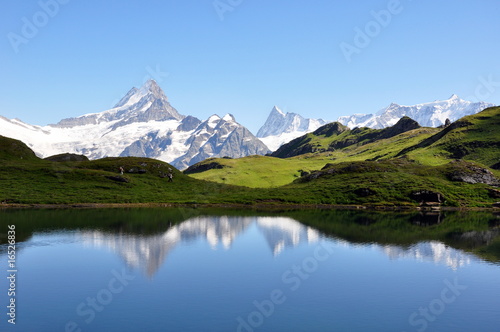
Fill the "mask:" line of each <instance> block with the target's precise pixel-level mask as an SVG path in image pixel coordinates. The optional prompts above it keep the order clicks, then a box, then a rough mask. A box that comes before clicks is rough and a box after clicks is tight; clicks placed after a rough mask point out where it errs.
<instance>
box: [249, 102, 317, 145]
mask: <svg viewBox="0 0 500 332" xmlns="http://www.w3.org/2000/svg"><path fill="white" fill-rule="evenodd" d="M325 123H326V121H324V120H322V119H306V118H304V117H302V116H301V115H299V114H297V113H288V112H287V113H286V114H285V113H284V112H283V111H282V110H281V109H279V107H278V106H274V107H273V109H272V110H271V113H270V114H269V117H268V118H267V120H266V122H265V123H264V125H263V126H262V127H261V128H260V129H259V131H258V132H257V137H259V138H260V140H261V141H262V142H264V143H265V144H266V145H267V146H268V147H269V148H270V149H271V150H273V151H274V150H276V149H278V148H279V147H280V146H281V145H282V144H283V143H286V142H289V141H291V140H292V139H294V138H297V137H299V136H302V135H303V134H305V133H308V132H311V131H314V130H316V129H318V128H319V127H321V126H322V125H324V124H325Z"/></svg>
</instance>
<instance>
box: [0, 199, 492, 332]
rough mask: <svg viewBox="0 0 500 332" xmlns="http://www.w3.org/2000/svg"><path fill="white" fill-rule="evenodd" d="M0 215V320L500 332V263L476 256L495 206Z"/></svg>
mask: <svg viewBox="0 0 500 332" xmlns="http://www.w3.org/2000/svg"><path fill="white" fill-rule="evenodd" d="M0 216H1V217H2V219H1V227H2V228H3V229H2V233H6V230H7V225H9V224H15V225H16V237H17V241H18V242H19V243H18V246H17V250H16V256H17V257H16V262H17V265H18V266H17V267H18V273H17V285H16V288H17V292H16V303H17V307H16V325H15V327H13V326H12V325H11V324H8V323H7V319H8V317H7V315H6V312H7V311H6V309H3V312H2V317H3V318H2V321H1V322H0V327H1V330H2V331H50V332H53V331H80V330H81V331H474V330H475V331H499V330H500V306H499V304H500V303H499V302H500V278H499V277H500V265H499V264H498V263H497V261H496V258H495V256H494V255H493V256H492V255H485V256H478V255H477V254H475V253H476V252H478V251H477V248H482V247H485V248H488V245H490V244H491V243H494V242H495V241H496V240H497V236H498V231H497V220H498V218H497V216H494V215H491V214H478V215H467V216H465V215H461V216H459V215H454V214H450V215H449V216H445V215H439V216H435V215H418V214H414V215H395V214H374V213H357V212H353V211H349V212H345V211H321V212H314V211H306V212H304V211H301V212H284V213H277V212H273V213H270V212H264V213H262V212H260V213H254V212H241V213H240V212H235V211H215V212H213V211H212V212H210V211H200V210H179V209H176V210H165V209H133V210H60V211H58V210H22V211H3V212H0ZM299 220H300V221H302V222H305V223H307V224H308V225H306V224H304V223H301V222H299ZM457 220H458V221H457ZM460 220H461V221H460ZM464 220H465V221H464ZM457 225H459V226H457ZM471 225H472V226H471ZM467 227H473V228H477V230H474V231H471V230H470V229H466V228H467ZM408 229H409V230H411V232H412V233H411V236H410V235H407V233H408ZM443 234H444V235H443ZM2 241H3V242H2V243H5V239H2ZM6 250H7V247H6V245H5V244H2V246H1V265H0V268H1V271H2V272H1V273H2V274H3V275H4V276H6V275H7V272H6V271H7V269H8V267H7V253H6ZM2 279H4V280H5V278H2ZM1 288H3V289H1V290H0V294H1V296H0V299H1V301H2V303H1V304H2V306H1V307H2V308H6V305H7V304H8V302H7V301H8V297H7V296H6V295H7V289H8V284H7V283H4V282H2V283H1Z"/></svg>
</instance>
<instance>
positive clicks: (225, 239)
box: [77, 216, 472, 277]
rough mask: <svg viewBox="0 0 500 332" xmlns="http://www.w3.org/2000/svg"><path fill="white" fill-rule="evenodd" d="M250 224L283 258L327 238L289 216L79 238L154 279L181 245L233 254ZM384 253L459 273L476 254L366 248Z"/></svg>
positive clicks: (419, 247) (426, 247)
mask: <svg viewBox="0 0 500 332" xmlns="http://www.w3.org/2000/svg"><path fill="white" fill-rule="evenodd" d="M250 226H254V227H256V229H257V230H258V231H259V233H260V234H261V235H262V236H263V237H264V239H265V240H266V242H267V244H268V246H269V249H270V251H271V253H272V254H273V255H274V256H277V255H279V254H280V253H282V252H283V251H284V250H286V249H288V248H294V247H297V246H298V245H300V244H302V243H306V244H313V243H316V242H318V241H319V240H320V239H321V238H322V237H323V236H322V234H321V233H320V232H319V231H317V230H315V229H313V228H311V227H308V226H305V225H303V224H301V223H299V222H298V221H296V220H294V219H292V218H288V217H227V216H206V217H195V218H191V219H188V220H186V221H184V222H182V223H180V224H178V225H174V226H172V227H170V228H169V229H168V230H167V231H165V232H164V233H161V234H158V235H149V236H146V235H132V234H113V233H106V232H102V231H99V230H95V231H82V232H79V233H77V236H78V237H79V238H81V239H82V240H83V243H84V244H85V245H87V246H92V247H99V248H107V249H110V250H111V251H112V252H115V253H116V254H118V255H119V256H121V257H122V258H123V259H124V260H125V262H126V264H127V266H129V267H131V268H135V269H140V270H142V271H144V273H145V274H146V275H148V276H149V277H151V276H153V275H154V274H155V273H156V272H157V271H158V269H159V268H160V266H161V265H162V264H163V263H164V262H165V260H166V258H167V256H168V255H169V253H170V252H171V251H172V250H173V249H174V248H176V247H177V246H179V245H182V244H188V243H190V242H194V241H197V240H200V239H204V240H206V241H207V243H208V244H210V247H211V248H212V249H213V250H217V249H218V248H219V247H220V246H221V247H222V248H223V249H224V250H229V249H230V248H231V246H232V244H233V242H234V241H235V239H236V238H237V237H238V236H239V235H241V234H243V233H244V232H246V231H247V230H248V229H249V228H250ZM328 241H333V242H335V243H336V244H337V245H339V246H345V247H358V246H359V244H353V243H351V242H348V241H345V240H340V239H334V238H330V239H328ZM367 246H369V247H371V248H372V249H374V250H380V251H381V252H382V253H384V254H385V255H387V256H388V257H390V258H391V259H405V258H406V259H415V260H418V261H431V262H434V263H436V264H442V265H446V266H448V267H450V268H452V269H457V268H459V267H463V266H465V265H468V264H470V262H471V257H472V256H471V255H469V254H467V253H464V252H462V251H460V250H456V249H454V248H452V247H449V246H447V245H445V244H444V243H441V242H438V241H431V242H421V243H418V244H415V245H412V246H410V247H401V246H395V245H379V244H366V245H363V247H367Z"/></svg>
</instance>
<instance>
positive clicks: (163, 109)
mask: <svg viewBox="0 0 500 332" xmlns="http://www.w3.org/2000/svg"><path fill="white" fill-rule="evenodd" d="M183 118H184V116H183V115H181V114H179V112H177V110H176V109H175V108H173V107H172V105H170V103H169V102H168V98H167V96H166V95H165V93H164V92H163V90H162V89H161V88H160V86H159V85H158V84H157V83H156V81H154V80H148V81H146V82H145V83H144V84H143V85H142V86H141V87H140V88H139V89H138V88H136V87H133V88H132V89H130V90H129V91H128V92H127V94H126V95H125V96H124V97H123V98H122V99H121V100H120V101H119V102H118V103H117V104H116V105H115V107H113V108H112V109H110V110H107V111H104V112H100V113H90V114H85V115H82V116H79V117H76V118H69V119H63V120H61V121H60V122H59V123H57V124H56V125H53V126H55V127H64V128H71V127H77V126H84V125H89V124H100V123H106V122H112V121H117V123H116V124H114V126H113V128H114V129H116V128H118V127H120V126H123V125H125V124H129V123H133V122H147V121H164V120H173V119H175V120H182V119H183Z"/></svg>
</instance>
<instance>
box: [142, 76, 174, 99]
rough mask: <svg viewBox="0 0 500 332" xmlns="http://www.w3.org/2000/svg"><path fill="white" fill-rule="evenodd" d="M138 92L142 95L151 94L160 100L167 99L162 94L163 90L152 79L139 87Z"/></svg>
mask: <svg viewBox="0 0 500 332" xmlns="http://www.w3.org/2000/svg"><path fill="white" fill-rule="evenodd" d="M139 91H140V92H141V93H142V94H148V93H152V94H153V95H154V96H155V97H156V98H162V97H164V98H165V99H167V100H168V98H167V96H166V95H165V93H164V92H163V90H162V89H161V88H160V86H159V85H158V83H156V81H155V80H153V79H149V80H147V81H146V82H145V83H144V84H143V85H142V86H141V88H140V89H139Z"/></svg>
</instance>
